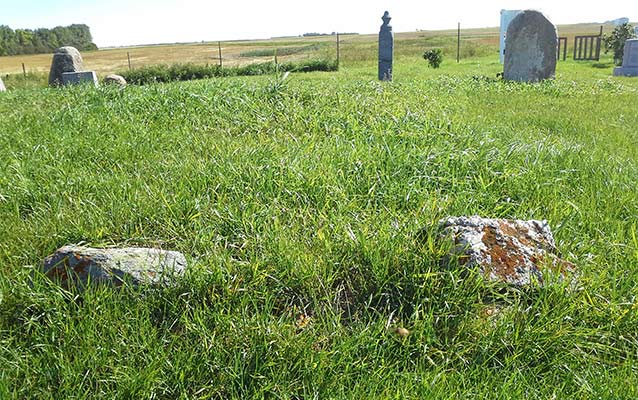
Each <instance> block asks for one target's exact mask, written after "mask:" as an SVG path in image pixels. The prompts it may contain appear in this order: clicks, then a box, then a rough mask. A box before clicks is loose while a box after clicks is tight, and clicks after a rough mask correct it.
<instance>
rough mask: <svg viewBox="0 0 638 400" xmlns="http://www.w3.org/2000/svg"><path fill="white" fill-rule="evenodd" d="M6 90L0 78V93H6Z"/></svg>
mask: <svg viewBox="0 0 638 400" xmlns="http://www.w3.org/2000/svg"><path fill="white" fill-rule="evenodd" d="M6 91H7V88H6V87H5V86H4V82H2V78H0V92H6Z"/></svg>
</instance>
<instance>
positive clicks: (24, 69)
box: [22, 63, 27, 78]
mask: <svg viewBox="0 0 638 400" xmlns="http://www.w3.org/2000/svg"><path fill="white" fill-rule="evenodd" d="M22 75H24V77H25V78H26V77H27V69H26V68H25V66H24V63H22Z"/></svg>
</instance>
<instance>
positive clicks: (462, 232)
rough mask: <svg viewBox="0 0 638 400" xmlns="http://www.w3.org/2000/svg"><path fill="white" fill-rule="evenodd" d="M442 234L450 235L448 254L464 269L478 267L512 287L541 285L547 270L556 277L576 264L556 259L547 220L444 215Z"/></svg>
mask: <svg viewBox="0 0 638 400" xmlns="http://www.w3.org/2000/svg"><path fill="white" fill-rule="evenodd" d="M440 225H441V228H442V229H443V236H444V237H450V236H453V239H454V248H453V249H452V255H455V256H458V257H459V262H460V263H461V264H463V265H465V266H466V267H468V268H478V269H479V270H480V272H481V273H482V274H483V276H484V277H485V279H487V280H489V281H495V282H504V283H507V284H510V285H513V286H519V287H520V286H527V285H530V284H532V283H533V282H536V283H539V284H541V285H543V284H545V283H546V282H547V280H548V276H547V275H551V272H553V273H555V274H558V276H560V278H561V279H562V278H566V277H567V275H568V274H570V273H575V269H576V267H575V266H574V265H573V264H572V263H570V262H568V261H565V260H562V259H560V258H559V257H558V256H557V255H556V253H557V250H556V244H555V243H554V237H553V236H552V232H551V230H550V229H549V225H548V224H547V221H535V220H532V221H520V220H505V219H487V218H481V217H477V216H474V217H458V218H447V219H444V220H441V221H440Z"/></svg>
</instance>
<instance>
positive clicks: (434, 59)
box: [423, 49, 443, 68]
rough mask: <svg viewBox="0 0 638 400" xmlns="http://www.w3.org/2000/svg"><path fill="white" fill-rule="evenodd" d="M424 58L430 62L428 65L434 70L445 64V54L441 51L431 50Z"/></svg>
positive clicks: (424, 54)
mask: <svg viewBox="0 0 638 400" xmlns="http://www.w3.org/2000/svg"><path fill="white" fill-rule="evenodd" d="M423 58H424V59H426V60H428V65H429V66H430V67H432V68H439V67H440V66H441V63H442V62H443V52H442V51H441V49H431V50H427V51H426V52H425V53H423Z"/></svg>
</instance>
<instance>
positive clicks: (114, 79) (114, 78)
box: [104, 74, 126, 87]
mask: <svg viewBox="0 0 638 400" xmlns="http://www.w3.org/2000/svg"><path fill="white" fill-rule="evenodd" d="M104 84H105V85H117V86H121V87H124V86H126V79H124V77H123V76H121V75H115V74H111V75H107V76H106V78H104Z"/></svg>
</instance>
